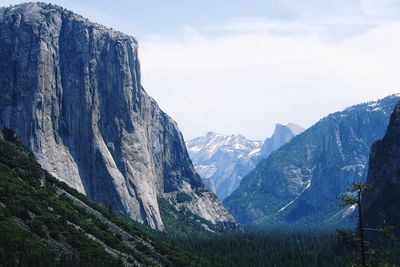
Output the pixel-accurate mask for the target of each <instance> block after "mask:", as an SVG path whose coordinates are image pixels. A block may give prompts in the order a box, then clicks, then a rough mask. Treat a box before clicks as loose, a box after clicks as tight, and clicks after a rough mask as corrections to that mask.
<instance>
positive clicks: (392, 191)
mask: <svg viewBox="0 0 400 267" xmlns="http://www.w3.org/2000/svg"><path fill="white" fill-rule="evenodd" d="M367 182H368V183H371V184H372V185H373V188H372V190H371V191H370V192H368V193H367V194H366V195H365V196H364V211H365V218H366V223H367V225H368V226H370V227H383V226H385V225H391V226H394V227H396V232H397V234H400V210H399V196H400V103H398V104H397V105H396V108H395V109H394V112H393V114H392V116H391V118H390V123H389V126H388V128H387V130H386V134H385V136H384V137H383V139H382V140H380V141H377V142H375V143H374V145H373V146H372V148H371V154H370V161H369V171H368V178H367Z"/></svg>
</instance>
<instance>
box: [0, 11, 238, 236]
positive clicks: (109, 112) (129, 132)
mask: <svg viewBox="0 0 400 267" xmlns="http://www.w3.org/2000/svg"><path fill="white" fill-rule="evenodd" d="M0 58H1V61H0V126H1V127H3V126H6V127H9V128H12V129H13V130H14V131H15V132H16V134H17V137H18V138H19V139H20V140H22V141H23V143H24V144H25V145H27V146H28V147H29V148H30V149H31V150H32V151H33V152H34V154H35V155H36V157H37V158H38V159H39V162H40V163H41V165H42V166H43V167H44V168H45V169H47V170H48V171H49V172H50V173H51V174H52V175H54V176H55V177H57V178H58V179H60V180H63V181H65V182H66V183H67V184H68V185H70V186H72V187H74V188H76V189H78V190H79V191H81V192H83V193H85V194H86V195H87V196H89V197H90V198H92V199H93V200H95V201H96V202H98V203H100V204H102V205H105V206H109V205H111V206H112V208H113V209H114V210H118V211H120V212H123V213H126V214H128V215H129V216H131V217H132V218H134V219H135V220H137V221H139V222H143V223H146V224H147V225H149V226H151V227H152V228H156V229H160V230H162V229H164V225H163V221H162V219H161V216H160V212H159V207H158V202H157V196H159V197H160V196H163V195H164V193H171V192H178V191H181V190H182V187H183V186H184V185H186V184H189V185H190V186H191V188H192V189H196V188H203V187H204V186H203V183H202V181H201V179H200V177H199V175H198V174H197V173H196V172H195V170H194V168H193V165H192V163H191V160H190V158H189V156H188V153H187V151H186V148H185V144H184V141H183V138H182V135H181V133H180V131H179V129H178V127H177V125H176V123H175V122H174V121H173V120H172V119H171V118H170V117H168V116H167V115H166V114H165V113H164V112H163V111H161V110H160V108H159V107H158V105H157V103H156V102H155V101H154V100H153V99H152V98H150V97H149V96H148V95H147V93H146V92H145V91H144V89H143V88H142V86H141V82H140V64H139V60H138V44H137V41H136V40H135V39H134V38H133V37H131V36H127V35H125V34H122V33H120V32H117V31H113V30H110V29H108V28H106V27H104V26H101V25H98V24H95V23H92V22H89V21H88V20H87V19H85V18H83V17H81V16H78V15H76V14H74V13H72V12H70V11H68V10H65V9H63V8H61V7H58V6H54V5H49V4H43V3H27V4H21V5H18V6H14V7H11V8H2V9H0ZM193 192H194V193H193V194H196V193H195V191H193ZM202 197H205V196H202ZM207 201H208V205H209V206H207V207H202V208H201V209H204V210H202V212H199V214H198V215H199V216H201V214H208V212H207V211H206V210H207V209H210V210H215V207H218V209H220V210H221V213H212V215H210V216H211V217H209V218H208V219H209V220H211V221H215V222H220V221H233V218H232V217H231V216H230V215H229V214H228V213H227V212H226V211H225V210H224V209H223V208H222V206H221V204H220V203H219V202H218V201H217V200H215V199H211V198H210V199H208V200H207Z"/></svg>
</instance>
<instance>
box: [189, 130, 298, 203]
mask: <svg viewBox="0 0 400 267" xmlns="http://www.w3.org/2000/svg"><path fill="white" fill-rule="evenodd" d="M302 131H303V128H302V127H300V126H298V125H295V124H288V125H281V124H277V126H276V128H275V132H274V134H273V136H272V137H271V138H268V139H266V140H265V142H262V141H254V140H249V139H247V138H245V137H244V136H242V135H223V134H218V133H214V132H208V133H206V134H204V135H202V136H200V137H197V138H194V139H192V140H190V141H188V142H187V147H188V152H189V154H190V157H191V158H192V161H193V163H194V165H195V168H196V170H197V172H198V173H199V174H200V176H201V177H202V179H203V181H204V183H205V185H206V186H207V187H208V188H209V189H210V190H212V191H213V192H214V193H215V194H216V195H217V196H218V197H219V198H220V199H221V200H223V199H225V198H226V197H228V196H229V195H230V194H231V193H232V192H233V191H234V190H235V189H236V188H238V186H239V184H240V181H241V180H242V178H243V177H244V176H245V175H247V174H248V173H249V172H250V171H251V170H252V169H253V168H254V167H255V166H256V164H257V163H258V162H259V161H260V160H261V159H263V158H265V157H267V156H268V155H269V154H271V152H273V151H274V150H276V149H277V148H279V147H280V146H282V145H284V144H286V143H287V142H288V141H290V140H291V139H292V138H293V137H294V136H295V135H297V134H298V133H301V132H302Z"/></svg>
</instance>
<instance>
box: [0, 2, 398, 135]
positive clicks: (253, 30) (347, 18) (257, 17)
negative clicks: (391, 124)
mask: <svg viewBox="0 0 400 267" xmlns="http://www.w3.org/2000/svg"><path fill="white" fill-rule="evenodd" d="M20 2H22V1H12V0H0V5H9V4H16V3H20ZM50 2H52V3H57V4H60V5H62V6H64V7H66V8H69V9H72V10H73V11H75V12H78V13H80V14H82V15H84V16H85V17H87V18H89V19H91V20H94V21H96V22H99V23H102V24H104V25H106V26H109V27H113V28H115V29H118V30H120V31H123V32H125V33H128V34H131V35H133V36H135V37H136V38H137V39H138V40H139V53H140V54H139V56H140V60H141V67H142V83H143V86H144V87H145V89H146V90H147V92H148V93H149V94H150V95H151V96H153V97H154V98H155V99H156V100H157V102H158V103H159V104H160V106H161V108H162V109H163V110H164V111H166V112H167V113H168V114H169V115H170V116H172V117H173V118H174V119H175V120H176V121H177V122H178V124H179V127H180V129H181V130H182V132H183V134H184V135H185V138H186V139H189V138H192V137H194V136H197V135H200V134H202V133H204V132H206V131H217V132H220V133H226V134H229V133H240V134H243V135H245V136H246V137H249V138H253V139H264V138H265V137H267V136H269V135H271V133H272V131H273V128H274V125H275V123H288V122H294V123H298V124H300V125H303V126H305V127H309V126H311V125H312V124H314V123H315V122H317V121H318V120H319V119H320V118H321V117H323V116H325V115H327V114H329V113H331V112H335V111H338V110H341V109H343V108H345V107H347V106H350V105H352V104H356V103H360V102H364V101H368V100H374V99H378V98H382V97H384V96H386V95H388V94H392V93H396V92H400V34H399V33H400V0H324V1H321V0H304V1H301V0H280V1H279V0H264V1H261V0H242V1H237V0H201V1H198V0H180V1H178V0H172V1H168V0H158V1H155V0H154V1H152V0H146V1H144V0H140V1H136V0H133V1H132V0H114V1H109V0H96V1H95V0H58V1H50Z"/></svg>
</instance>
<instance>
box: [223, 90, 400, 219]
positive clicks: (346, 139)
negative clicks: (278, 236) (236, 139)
mask: <svg viewBox="0 0 400 267" xmlns="http://www.w3.org/2000/svg"><path fill="white" fill-rule="evenodd" d="M399 99H400V97H399V96H395V95H393V96H389V97H387V98H384V99H382V100H379V101H377V102H371V103H366V104H361V105H357V106H353V107H350V108H348V109H346V110H344V111H342V112H337V113H334V114H331V115H329V116H327V117H325V118H324V119H322V120H320V121H319V122H318V123H316V124H315V125H314V126H312V127H311V128H309V129H307V130H306V131H304V132H303V133H302V134H300V135H298V136H297V137H295V138H293V139H292V141H290V142H289V143H288V144H286V145H284V146H283V147H281V148H280V149H278V150H277V151H276V152H274V153H272V154H271V155H270V156H269V157H268V158H267V159H265V160H263V161H261V162H260V163H259V164H258V165H257V167H256V168H255V169H254V170H253V171H252V172H251V173H250V174H249V175H247V176H246V177H245V178H243V180H242V182H241V184H240V187H239V188H238V189H237V190H236V191H235V192H234V193H233V194H232V195H231V196H230V197H228V198H227V199H226V200H225V201H224V204H225V206H226V207H227V208H228V210H229V211H230V212H231V213H232V214H233V215H234V216H235V218H236V219H238V220H239V221H240V222H243V223H251V222H253V223H256V224H261V225H271V224H277V223H278V224H280V223H283V224H299V225H319V226H324V225H330V224H336V223H339V222H341V221H342V220H343V219H345V218H347V217H348V216H349V215H350V214H352V211H353V210H352V209H342V208H341V207H340V206H339V203H338V201H337V199H336V197H337V196H338V195H339V194H342V193H343V192H345V190H346V189H347V188H349V186H350V185H351V184H352V183H353V182H355V181H365V178H366V175H365V174H366V166H367V163H368V158H369V150H370V147H371V145H372V143H373V142H374V141H375V140H378V139H380V138H382V136H383V135H384V133H385V129H386V127H387V124H388V122H389V117H390V114H391V112H392V110H393V108H394V106H395V105H396V103H397V102H398V101H399Z"/></svg>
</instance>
